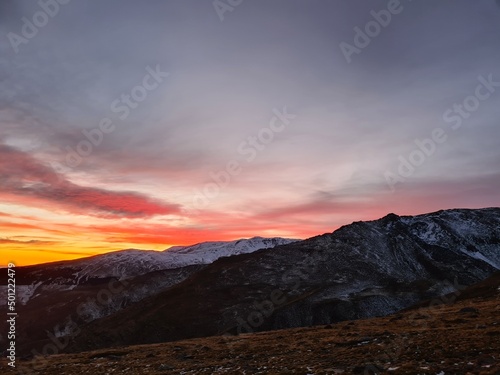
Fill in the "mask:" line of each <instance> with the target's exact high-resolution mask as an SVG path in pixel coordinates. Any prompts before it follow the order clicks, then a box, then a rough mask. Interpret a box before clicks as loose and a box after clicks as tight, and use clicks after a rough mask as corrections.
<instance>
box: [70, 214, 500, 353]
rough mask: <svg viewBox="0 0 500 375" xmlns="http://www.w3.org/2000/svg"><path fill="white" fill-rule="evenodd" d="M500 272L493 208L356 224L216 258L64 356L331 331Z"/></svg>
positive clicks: (96, 328) (108, 321)
mask: <svg viewBox="0 0 500 375" xmlns="http://www.w3.org/2000/svg"><path fill="white" fill-rule="evenodd" d="M499 268H500V209H499V208H487V209H478V210H466V209H457V210H447V211H439V212H435V213H431V214H426V215H419V216H414V217H410V216H402V217H400V216H397V215H395V214H389V215H387V216H386V217H384V218H382V219H380V220H376V221H371V222H355V223H353V224H351V225H347V226H344V227H342V228H340V229H338V230H337V231H335V232H334V233H330V234H325V235H322V236H318V237H314V238H311V239H308V240H305V241H301V242H296V243H292V244H289V245H284V246H278V247H276V248H274V249H270V250H259V251H257V252H254V253H251V254H244V255H238V256H234V257H229V258H222V259H219V260H218V261H216V262H214V263H212V264H211V265H209V266H206V267H204V268H202V269H201V270H198V271H197V272H195V273H193V274H192V275H191V276H189V277H188V278H187V279H186V280H184V281H183V282H181V283H179V284H177V285H175V286H173V287H171V288H169V289H168V290H166V291H164V292H162V293H159V294H157V295H154V296H152V297H150V298H147V299H145V300H142V301H141V302H140V303H139V304H134V305H132V306H130V307H128V308H126V309H124V310H121V311H119V312H117V313H115V314H113V315H111V316H109V317H106V318H102V319H99V320H96V321H94V322H92V323H90V324H89V325H87V326H84V327H81V332H79V334H78V335H77V336H76V337H74V338H73V340H72V344H71V345H70V350H73V351H81V350H86V349H93V348H99V347H109V346H117V345H132V344H141V343H155V342H162V341H174V340H180V339H185V338H192V337H203V336H211V335H217V334H224V333H229V334H236V333H243V332H253V331H262V330H269V329H279V328H290V327H300V326H310V325H319V324H330V323H335V322H339V321H343V320H352V319H359V318H368V317H374V316H381V315H387V314H390V313H393V312H395V311H398V310H401V309H403V308H406V307H409V306H411V305H413V304H415V303H417V302H419V301H422V300H425V299H428V298H432V297H434V296H440V295H443V294H446V293H449V292H454V291H457V290H461V289H463V288H464V286H465V285H471V284H473V283H475V282H478V281H481V280H484V279H485V278H487V277H488V276H490V275H491V274H493V273H494V272H495V271H496V270H498V269H499Z"/></svg>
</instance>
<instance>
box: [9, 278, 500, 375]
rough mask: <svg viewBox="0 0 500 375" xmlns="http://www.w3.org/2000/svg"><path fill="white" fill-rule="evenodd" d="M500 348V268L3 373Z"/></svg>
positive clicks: (423, 357) (490, 368)
mask: <svg viewBox="0 0 500 375" xmlns="http://www.w3.org/2000/svg"><path fill="white" fill-rule="evenodd" d="M498 353H500V274H499V273H497V274H496V275H495V276H493V277H491V278H489V279H487V280H486V281H484V282H481V283H479V284H477V285H474V286H473V287H470V288H467V289H465V290H462V291H459V292H457V293H453V294H450V295H447V296H444V297H440V298H436V299H433V300H429V301H425V302H423V303H422V304H421V306H417V307H414V308H412V309H409V310H407V311H404V312H401V313H397V314H395V315H389V316H387V317H382V318H372V319H364V320H356V321H349V322H342V323H338V324H334V325H324V326H317V327H313V328H295V329H288V330H279V331H272V332H262V333H256V334H244V335H240V336H224V337H211V338H201V339H192V340H186V341H178V342H172V343H163V344H152V345H141V346H129V347H122V348H116V349H106V350H98V351H92V352H84V353H79V354H64V355H55V356H50V357H45V358H43V357H37V358H35V359H34V360H33V361H19V362H18V368H17V370H6V371H5V373H7V374H10V373H13V374H15V373H25V374H31V373H33V372H32V369H35V368H36V369H37V370H38V371H39V373H43V374H44V375H66V374H68V375H80V374H96V375H99V374H165V375H167V374H172V375H173V374H228V375H233V374H234V375H239V374H270V375H278V374H281V375H288V374H298V375H306V374H307V375H321V374H394V375H399V374H422V375H435V374H441V375H444V374H483V375H499V374H500V358H499V355H498ZM2 367H3V368H6V360H5V359H3V362H2ZM21 371H22V372H21ZM37 373H38V372H37Z"/></svg>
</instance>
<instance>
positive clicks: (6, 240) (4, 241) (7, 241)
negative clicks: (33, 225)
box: [0, 238, 57, 245]
mask: <svg viewBox="0 0 500 375" xmlns="http://www.w3.org/2000/svg"><path fill="white" fill-rule="evenodd" d="M55 243H57V242H54V241H40V240H29V241H19V240H12V239H10V238H0V245H4V244H12V245H53V244H55Z"/></svg>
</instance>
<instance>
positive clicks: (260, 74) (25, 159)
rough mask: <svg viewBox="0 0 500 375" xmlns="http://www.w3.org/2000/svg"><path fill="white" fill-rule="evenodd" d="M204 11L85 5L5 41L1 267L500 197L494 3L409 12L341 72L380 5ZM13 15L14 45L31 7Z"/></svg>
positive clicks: (5, 16)
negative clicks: (21, 38)
mask: <svg viewBox="0 0 500 375" xmlns="http://www.w3.org/2000/svg"><path fill="white" fill-rule="evenodd" d="M211 3H212V2H201V1H200V2H183V1H182V2H181V1H179V2H169V1H152V2H151V3H150V6H144V5H143V4H142V3H140V2H139V1H123V2H121V3H119V6H111V5H109V4H108V5H106V4H103V3H101V2H90V1H87V2H79V1H73V2H70V3H69V4H67V5H64V6H62V5H61V8H60V9H59V13H58V15H57V16H54V17H53V18H50V20H49V23H48V24H47V26H44V27H43V28H41V29H40V31H39V33H38V34H37V35H36V36H35V37H33V38H29V40H28V39H26V40H27V42H26V43H19V44H16V43H15V41H14V42H13V41H12V40H13V39H12V38H10V39H9V38H3V40H2V41H1V42H0V52H1V57H0V66H1V69H4V70H3V73H4V74H2V75H1V77H2V88H1V90H0V250H1V253H2V258H1V262H0V263H1V264H0V265H1V266H4V265H5V264H7V263H8V262H10V261H12V262H15V263H16V264H18V265H29V264H36V263H42V262H51V261H59V260H68V259H75V258H79V257H85V256H91V255H95V254H102V253H106V252H110V251H116V250H121V249H127V248H135V249H153V250H165V249H168V248H169V247H170V246H173V245H189V244H194V243H198V242H202V241H225V240H235V239H239V238H249V237H253V236H263V237H274V236H280V237H290V238H308V237H311V236H315V235H319V234H322V233H325V232H332V231H334V230H335V229H337V228H339V227H340V226H342V225H344V224H349V223H351V222H353V221H358V220H371V219H377V218H380V217H382V216H385V215H386V214H388V213H389V212H395V213H397V214H399V215H413V214H420V213H425V212H431V211H435V210H440V209H447V208H457V207H460V208H479V207H489V206H498V205H499V204H500V200H499V192H498V186H500V140H499V138H498V136H497V134H498V130H497V129H498V126H499V123H498V119H499V115H500V111H499V108H500V106H498V102H499V100H500V89H498V88H496V87H497V86H498V82H500V71H499V64H498V61H499V58H500V49H498V24H499V22H498V16H499V10H498V7H497V6H496V5H495V4H494V2H491V4H488V5H486V3H485V4H483V5H484V6H479V5H478V4H476V2H468V3H465V2H464V3H463V4H462V6H461V7H457V8H450V7H447V6H446V5H444V4H445V2H442V3H439V4H435V5H433V6H434V9H433V12H428V11H427V10H426V8H425V5H423V4H420V2H413V3H411V2H406V3H405V4H404V7H405V8H402V11H401V12H400V13H397V15H396V14H394V18H393V20H392V23H391V24H390V25H389V26H388V27H387V28H385V29H383V32H381V33H380V36H378V37H377V38H376V39H373V40H372V41H371V42H370V43H371V44H370V45H369V46H368V47H366V48H364V49H362V50H360V52H359V53H356V54H352V56H348V57H349V58H347V59H346V56H345V53H343V49H342V48H339V45H342V42H346V43H347V42H348V43H353V38H354V37H355V36H354V32H353V28H354V27H355V26H356V25H359V26H363V24H364V23H365V22H366V21H367V20H368V19H369V17H370V11H371V10H372V8H373V7H375V8H377V6H379V8H377V9H382V7H386V2H380V4H378V3H377V4H376V2H374V3H369V2H366V3H365V4H362V3H361V2H357V5H356V6H351V3H350V2H347V1H344V2H331V4H327V3H326V2H316V1H312V2H306V1H303V2H298V1H290V2H287V3H286V5H285V2H281V3H279V2H269V3H268V4H267V5H266V6H262V5H261V6H259V5H258V4H256V3H258V2H253V1H246V2H244V4H242V5H241V6H240V7H238V8H237V9H235V10H234V12H228V13H225V14H224V17H221V16H220V14H218V13H217V11H215V10H214V9H213V6H212V4H211ZM278 3H279V4H278ZM321 3H322V5H321V6H320V4H321ZM333 3H336V5H334V4H333ZM5 4H6V5H1V6H0V11H1V15H0V17H1V23H0V30H1V31H2V35H8V33H12V32H15V33H21V28H22V26H23V24H22V21H21V20H22V19H23V17H27V19H31V18H30V17H32V16H33V14H35V12H37V11H39V8H38V7H39V6H38V5H37V2H27V1H7V2H5ZM330 7H331V9H330ZM406 7H408V8H410V7H412V8H413V10H412V11H410V10H406ZM326 9H330V11H329V12H327V11H326ZM450 9H451V10H450ZM415 12H417V14H419V16H418V17H416V16H415ZM495 12H496V13H495ZM482 14H489V15H491V19H488V20H489V21H488V20H486V21H485V20H483V19H482V18H480V21H478V20H477V19H479V18H478V17H479V16H480V15H482ZM494 14H496V16H495V17H494V16H493V15H494ZM367 17H368V18H367ZM420 17H421V18H425V20H422V19H421V18H420ZM476 18H477V19H476ZM370 19H371V18H370ZM443 19H449V20H452V21H453V22H451V21H450V22H449V25H448V26H446V27H443V22H446V21H443ZM89 20H92V22H89ZM110 20H112V22H111V21H110ZM423 23H425V25H426V30H422V28H421V25H422V24H423ZM278 26H279V27H278ZM416 28H417V29H418V30H420V31H421V32H419V33H416V32H415V29H416ZM436 30H439V31H440V32H441V31H442V34H440V36H439V38H440V39H439V46H440V47H439V48H436V47H435V45H434V44H433V43H434V38H435V35H434V33H435V32H436ZM10 35H12V34H10ZM470 35H474V37H475V38H478V39H481V40H482V43H477V44H476V43H469V44H468V45H467V48H462V47H460V46H461V44H460V43H466V42H465V41H466V40H469V39H468V38H469V36H470ZM467 43H468V42H467ZM410 66H411V69H409V67H410ZM6 68H7V70H8V71H5V69H6ZM489 81H490V83H488V82H489ZM491 81H492V82H493V83H491ZM495 82H497V83H495ZM495 85H497V86H495ZM478 87H479V89H478ZM476 92H478V93H480V95H479V97H480V99H477V98H476V96H475V95H476ZM471 97H472V98H473V99H470V98H471ZM468 98H469V99H468ZM474 98H476V99H474ZM476 102H477V106H475V108H474V110H469V111H468V112H467V113H465V115H467V116H465V115H460V113H459V112H456V111H455V110H454V108H458V107H456V105H461V106H462V107H463V108H467V106H469V107H470V106H471V105H472V104H474V105H475V103H476ZM464 103H465V104H464ZM468 103H469V104H468ZM470 103H472V104H470ZM462 107H460V108H462ZM453 116H454V117H453ZM457 116H458V117H457ZM459 121H460V124H458V122H459Z"/></svg>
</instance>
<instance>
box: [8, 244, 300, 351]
mask: <svg viewBox="0 0 500 375" xmlns="http://www.w3.org/2000/svg"><path fill="white" fill-rule="evenodd" d="M295 241H297V240H292V239H284V238H262V237H254V238H250V239H241V240H237V241H231V242H205V243H200V244H196V245H192V246H183V247H180V246H179V247H175V248H170V249H167V250H165V251H163V252H157V251H141V250H123V251H117V252H113V253H107V254H104V255H98V256H93V257H89V258H84V259H78V260H74V261H64V262H56V263H48V264H41V265H36V266H28V267H17V268H16V296H17V312H18V313H19V315H20V316H21V315H22V319H20V321H19V322H18V325H17V337H18V347H19V349H20V350H21V351H22V350H23V349H26V350H27V351H28V352H29V351H30V350H31V349H32V348H33V344H34V343H37V342H39V341H42V342H43V340H44V339H46V338H47V333H50V334H51V335H54V336H55V337H60V336H64V335H65V334H67V333H68V332H69V330H70V329H71V326H72V325H73V324H74V322H75V321H76V322H78V323H79V324H87V323H89V322H91V321H93V320H95V319H98V318H102V317H104V316H108V315H110V314H113V313H115V312H117V311H119V310H121V309H123V308H125V307H127V306H129V305H131V304H134V303H138V302H140V301H141V300H143V299H144V298H146V297H150V296H154V295H155V294H157V293H159V292H160V291H164V290H166V289H168V288H171V287H172V286H174V285H176V284H178V283H180V282H182V281H184V280H185V279H186V278H188V277H189V276H190V275H192V274H193V273H195V272H197V271H199V270H200V269H202V268H203V267H205V266H206V265H207V264H209V263H211V262H213V261H215V260H216V259H219V258H221V257H229V256H232V255H235V254H246V253H250V252H253V251H256V250H258V249H263V248H272V247H274V246H277V245H282V244H289V243H293V242H295ZM0 284H1V286H0V306H5V305H6V303H7V302H6V301H7V287H6V273H2V279H0ZM0 341H2V340H1V337H0Z"/></svg>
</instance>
